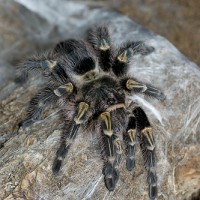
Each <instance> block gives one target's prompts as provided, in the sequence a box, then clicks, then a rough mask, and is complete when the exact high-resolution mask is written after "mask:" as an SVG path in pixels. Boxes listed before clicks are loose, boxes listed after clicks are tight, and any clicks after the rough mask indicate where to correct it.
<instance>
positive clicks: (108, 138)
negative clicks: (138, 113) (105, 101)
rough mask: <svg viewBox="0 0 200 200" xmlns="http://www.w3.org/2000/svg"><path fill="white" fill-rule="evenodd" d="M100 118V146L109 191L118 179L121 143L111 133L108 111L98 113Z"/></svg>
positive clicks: (113, 187)
mask: <svg viewBox="0 0 200 200" xmlns="http://www.w3.org/2000/svg"><path fill="white" fill-rule="evenodd" d="M100 118H101V120H102V125H103V127H102V128H103V130H102V146H103V152H102V153H103V155H104V158H105V165H104V169H103V174H104V180H105V185H106V187H107V189H108V190H109V191H113V190H114V189H115V186H116V183H117V181H118V180H119V171H118V167H119V163H120V160H121V154H122V145H121V141H120V139H119V138H118V137H117V136H116V135H115V134H113V129H112V120H111V116H110V113H109V112H103V113H101V115H100Z"/></svg>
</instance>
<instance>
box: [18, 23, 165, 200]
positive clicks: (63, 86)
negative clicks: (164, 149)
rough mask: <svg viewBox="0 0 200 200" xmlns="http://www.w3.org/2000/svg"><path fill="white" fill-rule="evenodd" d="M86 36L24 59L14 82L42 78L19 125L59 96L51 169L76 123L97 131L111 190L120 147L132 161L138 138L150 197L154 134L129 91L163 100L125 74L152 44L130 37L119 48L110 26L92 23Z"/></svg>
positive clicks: (130, 165) (59, 159) (129, 166)
mask: <svg viewBox="0 0 200 200" xmlns="http://www.w3.org/2000/svg"><path fill="white" fill-rule="evenodd" d="M87 35H88V36H87V39H86V40H81V39H68V40H66V41H62V42H60V43H58V44H57V45H56V46H55V48H54V49H52V50H51V51H50V52H49V53H48V54H46V55H42V56H40V57H34V58H30V59H28V60H27V61H25V62H24V64H23V67H22V68H21V72H20V73H21V75H20V76H19V77H18V78H17V79H16V82H18V83H24V82H26V81H27V79H28V76H29V75H30V74H31V73H33V72H34V71H38V70H39V71H40V72H41V74H42V76H43V77H44V79H45V84H44V87H43V88H42V89H41V90H40V91H39V92H38V93H37V94H36V95H35V96H34V97H33V98H32V99H31V101H30V104H29V107H28V111H27V113H28V114H27V118H26V119H25V120H23V121H22V122H20V124H19V127H22V128H26V127H28V126H30V125H32V124H33V123H34V122H35V121H37V120H38V119H39V117H40V115H41V113H42V111H43V110H44V108H45V107H46V106H47V105H50V104H52V103H55V102H59V104H58V105H59V106H60V108H61V110H62V111H63V112H62V113H63V114H62V116H63V122H64V126H63V130H62V133H61V138H60V146H59V148H58V150H57V152H56V155H55V159H54V161H53V164H52V171H53V174H57V173H58V172H59V170H60V168H61V166H62V163H63V160H64V158H65V157H66V155H67V153H68V151H69V148H70V146H71V145H72V143H73V142H74V139H75V138H76V135H77V133H78V130H79V128H80V127H82V128H83V130H84V131H85V132H86V133H87V132H92V133H94V134H97V135H98V138H99V144H100V146H101V148H102V158H103V161H104V167H103V171H102V173H103V175H104V181H105V186H106V187H107V189H108V190H109V191H113V190H114V189H115V187H116V184H117V181H118V179H119V164H120V161H121V154H122V150H123V149H124V148H123V146H125V149H126V151H125V152H126V168H127V170H128V171H131V170H132V169H133V168H134V166H135V144H136V140H137V139H138V140H139V143H140V147H141V149H142V153H143V158H144V163H145V164H144V165H145V168H146V170H147V174H148V178H147V182H148V184H149V198H150V199H155V198H156V197H157V175H156V170H155V168H156V161H155V140H154V136H153V131H152V127H151V125H150V122H149V120H148V117H147V115H146V114H145V112H144V110H143V109H142V108H141V107H140V106H139V105H137V104H136V103H135V102H131V101H130V100H128V96H130V95H132V94H135V93H139V94H143V95H148V96H150V97H154V98H156V99H158V100H164V98H165V95H164V94H163V93H162V92H161V91H160V90H159V89H158V88H155V87H154V86H152V85H150V84H147V83H144V82H141V81H139V80H136V79H135V78H134V77H132V76H130V75H129V74H128V69H129V68H130V67H131V66H130V61H131V60H132V59H134V55H136V54H140V55H141V56H146V55H148V54H150V53H152V52H153V51H154V48H153V47H151V46H148V45H146V44H145V43H144V42H142V41H128V42H126V43H124V44H122V45H121V47H119V48H117V47H116V46H115V45H114V44H113V42H112V38H111V32H110V28H109V26H106V25H103V26H96V27H94V28H92V29H90V30H89V31H88V34H87Z"/></svg>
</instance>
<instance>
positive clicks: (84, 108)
mask: <svg viewBox="0 0 200 200" xmlns="http://www.w3.org/2000/svg"><path fill="white" fill-rule="evenodd" d="M88 108H89V105H88V104H87V103H85V102H80V103H79V105H78V113H77V116H76V117H75V118H74V121H75V122H76V124H81V123H82V122H83V119H82V118H83V116H84V115H85V114H86V112H87V110H88Z"/></svg>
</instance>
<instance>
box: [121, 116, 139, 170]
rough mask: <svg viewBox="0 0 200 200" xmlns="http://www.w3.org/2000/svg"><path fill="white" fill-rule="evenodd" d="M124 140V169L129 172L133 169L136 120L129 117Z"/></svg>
mask: <svg viewBox="0 0 200 200" xmlns="http://www.w3.org/2000/svg"><path fill="white" fill-rule="evenodd" d="M124 140H125V142H126V144H127V159H126V168H127V170H128V171H131V170H132V169H133V168H134V167H135V143H136V120H135V117H133V116H130V117H129V122H128V127H127V129H126V133H125V134H124Z"/></svg>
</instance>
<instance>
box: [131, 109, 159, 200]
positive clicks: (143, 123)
mask: <svg viewBox="0 0 200 200" xmlns="http://www.w3.org/2000/svg"><path fill="white" fill-rule="evenodd" d="M133 114H134V116H135V119H136V126H137V131H138V132H139V139H140V146H141V149H142V153H143V158H144V161H145V168H146V170H147V173H148V175H147V176H148V178H147V182H148V184H149V197H150V199H151V200H154V199H155V198H156V197H157V175H156V169H155V168H156V159H155V157H156V155H155V141H154V137H153V133H152V128H151V125H150V122H149V120H148V118H147V116H146V114H145V112H144V111H143V110H142V108H140V107H136V108H135V109H134V110H133Z"/></svg>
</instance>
